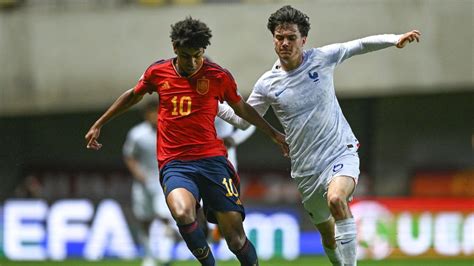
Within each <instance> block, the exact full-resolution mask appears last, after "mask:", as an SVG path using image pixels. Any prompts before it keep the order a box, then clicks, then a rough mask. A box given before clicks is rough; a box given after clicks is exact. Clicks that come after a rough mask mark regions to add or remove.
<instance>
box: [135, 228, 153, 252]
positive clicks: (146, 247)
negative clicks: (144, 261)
mask: <svg viewBox="0 0 474 266" xmlns="http://www.w3.org/2000/svg"><path fill="white" fill-rule="evenodd" d="M138 241H139V242H140V244H142V245H143V251H144V254H143V257H144V258H147V257H148V258H153V255H152V252H151V249H150V239H149V238H148V236H146V235H145V234H144V233H143V232H139V233H138Z"/></svg>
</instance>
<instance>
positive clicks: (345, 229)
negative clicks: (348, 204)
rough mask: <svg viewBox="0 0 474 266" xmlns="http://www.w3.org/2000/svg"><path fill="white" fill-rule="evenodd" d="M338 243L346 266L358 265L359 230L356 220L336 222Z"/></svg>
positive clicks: (349, 219)
mask: <svg viewBox="0 0 474 266" xmlns="http://www.w3.org/2000/svg"><path fill="white" fill-rule="evenodd" d="M336 242H337V247H338V249H339V250H340V252H341V257H342V261H343V262H344V264H343V265H344V266H356V265H357V256H356V250H357V229H356V224H355V220H354V218H348V219H344V220H340V221H336Z"/></svg>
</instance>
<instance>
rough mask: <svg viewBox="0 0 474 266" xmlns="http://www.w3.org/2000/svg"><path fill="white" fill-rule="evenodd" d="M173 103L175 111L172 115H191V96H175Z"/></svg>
mask: <svg viewBox="0 0 474 266" xmlns="http://www.w3.org/2000/svg"><path fill="white" fill-rule="evenodd" d="M171 103H173V111H172V112H171V115H180V116H187V115H189V114H190V113H191V103H192V101H191V97H190V96H182V97H178V96H174V97H173V98H172V99H171Z"/></svg>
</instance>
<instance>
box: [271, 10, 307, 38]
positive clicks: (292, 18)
mask: <svg viewBox="0 0 474 266" xmlns="http://www.w3.org/2000/svg"><path fill="white" fill-rule="evenodd" d="M283 24H296V25H298V30H299V31H300V33H301V36H303V37H306V36H308V32H309V29H310V28H311V26H310V23H309V17H308V16H307V15H306V14H304V13H303V12H301V11H299V10H298V9H295V8H293V7H292V6H290V5H286V6H284V7H282V8H280V9H278V10H277V11H276V12H275V13H273V14H271V15H270V17H269V18H268V24H267V28H268V29H269V30H270V31H271V33H272V34H275V28H276V27H278V26H280V25H283Z"/></svg>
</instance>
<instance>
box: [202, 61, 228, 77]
mask: <svg viewBox="0 0 474 266" xmlns="http://www.w3.org/2000/svg"><path fill="white" fill-rule="evenodd" d="M203 64H204V68H205V71H206V72H207V73H208V74H215V75H227V76H230V77H232V74H231V73H230V71H229V70H228V69H227V68H224V67H222V66H220V65H219V64H217V63H216V62H213V61H211V60H209V59H206V60H204V63H203Z"/></svg>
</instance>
